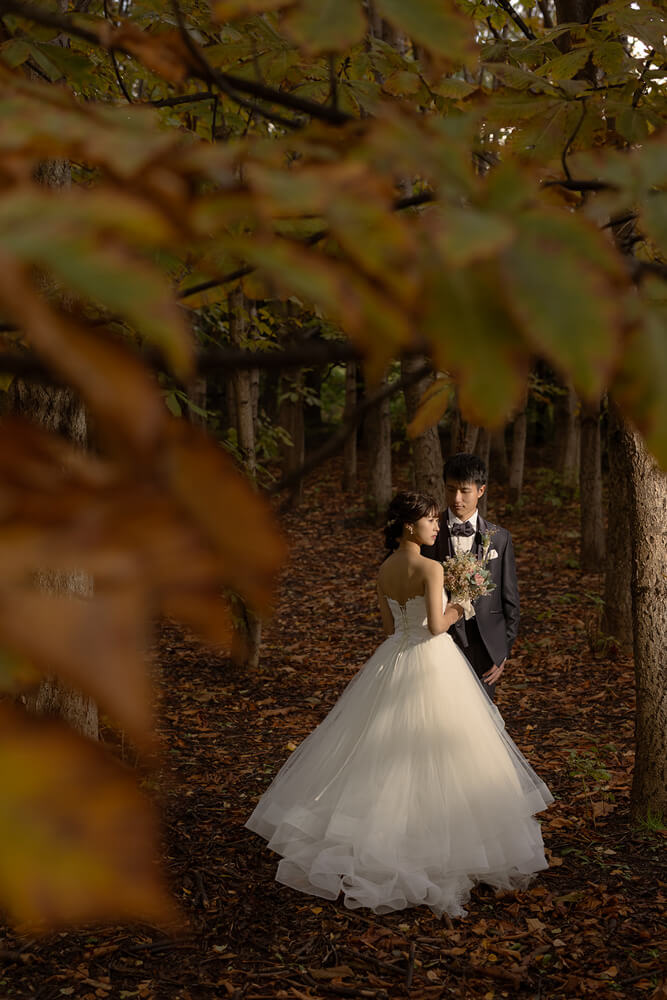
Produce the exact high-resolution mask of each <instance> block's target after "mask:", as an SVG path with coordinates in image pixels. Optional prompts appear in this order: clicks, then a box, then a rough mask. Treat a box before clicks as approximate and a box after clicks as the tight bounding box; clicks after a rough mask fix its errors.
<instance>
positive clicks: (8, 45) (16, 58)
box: [0, 38, 32, 69]
mask: <svg viewBox="0 0 667 1000" xmlns="http://www.w3.org/2000/svg"><path fill="white" fill-rule="evenodd" d="M31 48H32V46H31V45H30V42H26V41H25V39H23V38H10V39H9V41H8V42H4V44H3V45H2V46H0V53H1V58H2V61H3V62H4V63H6V64H7V66H10V67H11V68H12V69H16V67H17V66H21V65H22V64H23V63H24V62H25V61H26V59H29V58H30V50H31Z"/></svg>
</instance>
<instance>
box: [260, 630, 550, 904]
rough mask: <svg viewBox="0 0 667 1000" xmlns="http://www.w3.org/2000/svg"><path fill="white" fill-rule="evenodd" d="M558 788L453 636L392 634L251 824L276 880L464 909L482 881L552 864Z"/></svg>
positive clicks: (513, 878) (350, 898)
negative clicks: (547, 831)
mask: <svg viewBox="0 0 667 1000" xmlns="http://www.w3.org/2000/svg"><path fill="white" fill-rule="evenodd" d="M552 801H553V798H552V796H551V794H550V792H549V790H548V788H547V787H546V785H545V784H544V783H543V782H542V781H541V780H540V778H539V777H538V776H537V774H536V773H535V772H534V771H533V770H532V768H531V767H530V765H529V764H528V762H527V761H526V760H525V758H524V757H523V756H522V754H521V753H520V752H519V750H518V749H517V747H516V746H515V745H514V743H513V742H512V740H511V739H510V737H509V736H508V735H507V733H506V732H505V729H504V723H503V720H502V718H501V716H500V714H499V712H498V710H497V709H496V708H495V707H494V706H493V704H492V703H491V702H490V700H489V699H488V697H487V696H486V694H485V693H484V690H483V688H482V686H481V684H480V682H479V680H478V679H477V677H476V675H475V673H474V671H473V669H472V667H471V666H470V664H469V663H468V661H467V660H466V659H465V657H464V656H463V654H462V653H461V652H460V650H459V649H458V648H457V646H456V645H455V644H454V642H453V640H452V639H451V638H450V636H449V635H447V634H443V635H440V636H433V637H428V638H425V639H423V640H422V641H414V639H413V638H410V637H406V636H405V635H396V636H391V637H390V638H389V639H387V640H386V641H385V642H384V643H383V644H382V645H381V646H380V647H379V648H378V649H377V650H376V652H375V653H374V654H373V656H372V657H371V659H370V660H369V661H368V662H367V663H366V664H365V665H364V667H363V668H362V669H361V670H360V671H359V673H358V674H357V675H356V676H355V677H354V678H353V680H352V681H351V683H350V684H349V685H348V686H347V688H346V689H345V691H344V692H343V694H342V696H341V697H340V699H339V700H338V702H337V703H336V705H335V706H334V708H333V709H332V710H331V712H330V713H329V714H328V715H327V717H326V718H325V719H324V721H323V722H322V723H321V724H320V725H319V726H318V727H317V728H316V729H315V730H314V731H313V732H312V733H311V734H310V735H309V736H308V737H307V738H306V739H305V740H304V742H303V743H302V744H301V745H300V746H299V747H298V749H297V750H295V751H294V752H293V754H292V755H291V757H290V758H289V760H288V761H287V763H286V764H285V765H284V767H283V768H282V770H281V771H280V772H279V773H278V775H277V777H276V778H275V780H274V781H273V783H272V784H271V786H270V787H269V788H268V790H267V791H266V792H265V794H264V795H263V796H262V798H261V799H260V801H259V803H258V805H257V807H256V808H255V810H254V812H253V813H252V815H251V816H250V818H249V819H248V821H247V823H246V826H247V827H249V829H251V830H253V831H255V832H256V833H258V834H259V835H260V836H261V837H264V838H265V839H266V840H267V841H268V846H269V847H270V848H271V849H272V850H273V851H275V852H276V853H277V854H279V855H281V856H282V860H281V861H280V863H279V865H278V871H277V874H276V878H277V880H278V881H279V882H281V883H284V884H285V885H288V886H291V887H292V888H294V889H298V890H299V891H301V892H305V893H310V894H312V895H314V896H320V897H323V898H324V899H331V900H333V899H336V898H337V897H338V896H339V894H340V893H341V892H342V893H343V896H344V903H345V905H346V906H348V907H350V908H356V907H368V908H369V909H371V910H373V911H375V912H376V913H385V912H388V911H391V910H400V909H403V908H404V907H409V906H417V905H422V904H423V905H426V906H429V907H430V908H431V909H432V910H433V911H434V912H435V913H436V914H438V915H441V914H442V913H448V914H449V915H450V916H462V915H464V914H465V912H466V911H465V909H464V904H465V902H466V901H467V899H468V898H469V895H470V890H471V888H472V886H473V885H475V883H478V882H484V883H487V884H489V885H491V886H494V887H495V888H497V889H512V888H521V887H524V886H525V885H527V884H528V882H529V881H530V879H531V876H532V875H534V873H536V872H538V871H540V870H541V869H544V868H546V867H547V862H546V860H545V857H544V848H543V843H542V836H541V831H540V826H539V823H538V822H537V821H536V820H535V819H534V814H535V813H538V812H540V811H541V810H542V809H545V808H546V807H547V806H548V805H549V803H550V802H552Z"/></svg>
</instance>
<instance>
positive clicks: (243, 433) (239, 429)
mask: <svg viewBox="0 0 667 1000" xmlns="http://www.w3.org/2000/svg"><path fill="white" fill-rule="evenodd" d="M229 314H230V320H229V332H230V339H231V341H232V343H233V344H234V345H235V346H236V347H245V346H246V343H247V340H248V334H247V331H246V301H245V297H244V295H243V292H242V291H241V289H236V290H235V291H233V292H232V293H231V295H230V296H229ZM230 381H231V388H232V392H231V399H232V401H233V408H232V411H231V416H232V418H233V421H234V422H233V424H232V426H233V427H234V428H235V430H236V441H237V446H238V449H239V452H240V453H241V457H242V459H243V464H244V467H245V469H246V472H247V473H248V475H249V476H250V477H251V478H252V479H253V480H254V479H255V477H256V475H257V450H256V430H257V405H256V402H255V398H254V384H255V382H256V373H255V371H254V370H253V369H249V368H245V369H238V370H236V371H234V372H233V374H232V377H231V380H230ZM232 608H233V612H234V645H233V647H232V659H233V660H234V662H235V663H237V664H238V665H239V666H245V667H252V668H256V667H257V666H258V664H259V649H260V644H261V641H262V622H261V619H260V618H258V617H257V615H255V613H254V612H253V611H252V610H251V609H250V608H248V607H247V606H246V605H245V604H244V603H243V601H241V599H240V598H238V597H236V598H235V599H234V600H233V601H232Z"/></svg>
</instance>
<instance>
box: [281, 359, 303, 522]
mask: <svg viewBox="0 0 667 1000" xmlns="http://www.w3.org/2000/svg"><path fill="white" fill-rule="evenodd" d="M302 388H303V374H302V372H298V374H296V375H294V376H290V375H284V376H282V377H281V379H280V390H279V397H278V398H279V399H280V402H279V404H278V424H279V425H280V426H281V427H282V428H283V430H285V431H287V433H288V434H289V436H290V441H291V444H281V445H280V456H281V459H282V467H283V475H289V474H290V473H291V472H294V471H295V470H296V469H298V468H300V467H301V466H302V465H303V461H304V458H305V452H306V442H305V430H304V419H303V397H302V395H301V390H302ZM302 499H303V480H302V479H300V480H299V483H298V484H297V485H296V486H295V487H294V490H293V491H292V493H291V494H290V504H291V505H292V506H293V507H298V505H299V504H300V503H301V500H302Z"/></svg>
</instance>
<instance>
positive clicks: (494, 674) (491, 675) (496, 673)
mask: <svg viewBox="0 0 667 1000" xmlns="http://www.w3.org/2000/svg"><path fill="white" fill-rule="evenodd" d="M506 663H507V657H505V659H504V660H503V662H502V663H500V664H499V665H498V666H496V664H495V663H494V665H493V666H492V667H491V669H490V670H487V671H486V673H485V674H483V675H482V680H483V681H484V683H485V684H495V683H496V681H497V680H498V678H499V677H500V676H501V674H502V672H503V670H504V669H505V664H506Z"/></svg>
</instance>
